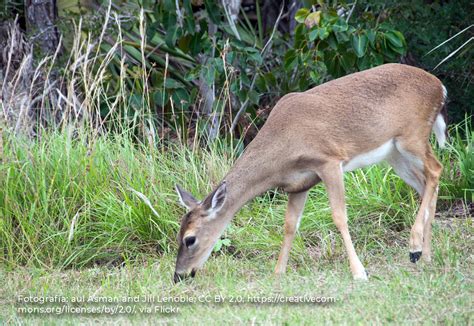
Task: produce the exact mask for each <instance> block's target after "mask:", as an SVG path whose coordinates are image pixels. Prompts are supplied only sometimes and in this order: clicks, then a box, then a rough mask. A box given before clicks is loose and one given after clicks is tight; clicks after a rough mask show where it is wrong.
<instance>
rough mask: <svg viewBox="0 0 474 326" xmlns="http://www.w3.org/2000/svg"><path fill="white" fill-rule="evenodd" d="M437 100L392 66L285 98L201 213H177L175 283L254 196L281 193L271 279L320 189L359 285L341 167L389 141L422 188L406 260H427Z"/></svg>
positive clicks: (411, 72) (419, 75) (437, 86)
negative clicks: (190, 240)
mask: <svg viewBox="0 0 474 326" xmlns="http://www.w3.org/2000/svg"><path fill="white" fill-rule="evenodd" d="M444 100H445V99H444V97H443V90H442V84H441V82H440V81H439V80H438V79H437V78H436V77H434V76H433V75H431V74H429V73H427V72H425V71H423V70H421V69H418V68H414V67H411V66H406V65H401V64H386V65H382V66H379V67H376V68H373V69H369V70H366V71H363V72H359V73H354V74H352V75H348V76H346V77H343V78H339V79H336V80H333V81H330V82H328V83H325V84H323V85H320V86H317V87H315V88H313V89H310V90H308V91H306V92H303V93H291V94H287V95H285V96H284V97H282V98H281V99H280V100H279V101H278V103H277V104H276V105H275V107H274V108H273V110H272V112H271V114H270V116H269V117H268V120H267V121H266V123H265V125H264V126H263V127H262V129H261V130H260V131H259V133H258V134H257V136H256V137H255V139H254V140H253V141H252V142H251V143H250V144H249V146H248V147H247V149H246V150H245V152H244V154H243V155H242V156H241V157H240V158H239V159H238V160H237V161H236V163H235V164H234V166H233V167H232V169H231V170H230V172H229V173H228V174H227V175H226V177H225V178H224V180H225V181H226V182H225V184H224V185H222V184H221V186H220V187H219V188H216V190H215V191H214V192H213V193H211V195H209V196H208V197H207V198H206V199H205V200H204V201H203V202H202V203H199V202H197V200H196V202H195V205H190V206H188V205H186V206H188V208H190V209H191V211H190V212H189V213H188V216H187V222H186V223H183V224H182V227H181V230H180V235H179V238H178V241H179V244H180V249H179V253H178V259H177V263H176V275H179V276H181V275H185V274H188V273H190V272H192V271H193V273H194V271H195V270H196V269H197V268H199V267H201V265H202V264H203V263H204V262H205V260H206V259H207V257H208V255H209V253H210V251H211V250H212V247H213V245H214V243H215V241H216V240H217V239H218V238H219V236H220V235H221V234H222V232H223V230H224V229H225V227H226V226H227V225H228V223H229V222H230V220H231V219H232V217H233V216H234V215H235V213H236V212H237V211H238V210H239V209H240V208H241V207H242V206H243V205H244V204H245V203H246V202H248V201H249V200H251V199H252V198H254V197H255V196H257V195H259V194H261V193H263V192H265V191H267V190H268V189H272V188H277V187H278V188H281V189H283V190H285V191H287V192H288V193H289V203H288V210H287V213H286V217H285V238H284V243H283V247H282V250H281V253H280V257H279V259H278V264H277V267H276V269H275V272H276V273H283V272H284V271H285V269H286V265H287V261H288V255H289V250H290V248H291V242H292V240H293V238H294V235H295V232H296V229H297V225H298V222H299V219H300V217H301V214H302V211H303V207H304V203H305V200H306V196H307V191H308V190H309V189H310V188H311V187H313V186H314V185H315V184H317V183H318V182H320V181H323V183H324V184H325V186H326V189H327V191H328V196H329V200H330V205H331V208H332V212H333V218H334V222H335V224H336V226H337V228H338V229H339V231H340V232H341V235H342V238H343V240H344V244H345V246H346V250H347V252H348V255H349V262H350V267H351V270H352V273H353V275H354V278H356V279H365V278H366V273H365V270H364V268H363V266H362V264H361V263H360V260H359V258H358V257H357V255H356V253H355V250H354V247H353V245H352V241H351V238H350V235H349V231H348V227H347V214H346V209H345V202H344V184H343V182H342V173H343V171H342V165H343V164H345V163H347V162H349V161H350V160H351V159H353V158H354V157H356V156H357V155H360V154H361V153H367V152H369V151H372V150H374V149H376V148H379V147H380V146H382V145H383V144H384V143H386V142H388V141H390V140H393V142H394V143H396V144H397V146H399V148H403V151H406V152H407V153H409V155H413V157H415V158H416V159H418V160H420V161H421V162H422V166H421V167H417V166H416V164H414V163H413V162H410V161H409V160H406V158H405V159H404V158H402V156H399V158H398V159H399V160H401V161H403V162H402V163H403V164H406V165H404V167H407V169H406V170H407V171H409V174H410V176H411V177H412V179H413V180H415V182H418V183H420V184H423V189H422V191H421V192H420V195H422V198H423V199H422V204H421V206H420V212H419V213H418V215H417V218H416V222H415V224H414V226H413V228H412V234H411V237H410V251H411V252H412V253H414V252H418V251H420V250H421V247H423V257H425V259H426V260H429V259H430V253H431V246H430V244H429V243H427V242H428V241H430V240H431V221H432V219H433V217H434V211H435V206H436V195H437V186H438V179H439V175H440V173H441V169H442V166H441V164H440V163H439V162H438V161H437V160H436V158H435V157H434V155H433V153H432V149H431V146H430V144H429V136H430V133H431V131H432V128H433V124H434V122H435V119H436V117H437V115H438V114H439V113H440V110H441V108H442V106H443V104H444ZM393 162H394V163H395V160H394V161H393ZM217 190H220V191H225V196H224V201H223V202H220V203H219V204H221V206H219V210H218V211H213V209H212V208H211V207H210V205H211V202H212V200H213V198H214V197H213V194H214V193H215V192H216V191H217ZM188 195H189V194H188ZM425 211H427V212H429V216H427V217H426V216H425ZM211 215H212V216H211ZM188 219H189V220H188ZM189 234H190V235H192V236H194V237H196V239H198V240H197V241H198V242H197V244H195V247H194V248H191V249H188V248H186V246H185V245H184V244H183V241H184V238H185V236H186V235H189Z"/></svg>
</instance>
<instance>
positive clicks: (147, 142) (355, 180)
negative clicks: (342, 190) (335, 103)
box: [0, 0, 474, 324]
mask: <svg viewBox="0 0 474 326" xmlns="http://www.w3.org/2000/svg"><path fill="white" fill-rule="evenodd" d="M303 2H304V4H305V6H304V8H301V9H299V10H297V11H296V15H295V19H296V22H295V29H294V30H293V31H290V33H285V32H283V31H282V30H281V29H280V28H279V27H278V26H279V24H280V23H281V21H283V20H284V19H287V18H284V16H285V15H286V16H288V15H289V14H288V13H285V12H284V10H282V11H280V12H279V16H278V17H276V18H277V21H275V22H274V25H273V26H271V27H272V28H270V29H269V30H266V29H264V26H263V16H264V14H262V11H263V8H261V7H260V2H258V1H257V2H256V7H255V15H253V16H252V15H251V14H250V13H248V12H246V11H244V10H241V13H240V16H238V17H239V18H238V19H233V18H232V17H231V16H232V15H231V14H229V11H228V10H227V11H226V8H224V7H223V6H221V5H216V4H215V2H212V1H203V3H202V4H199V1H186V0H185V1H179V2H177V1H159V2H156V3H151V2H148V1H143V2H139V3H138V2H135V1H127V2H124V3H110V4H109V6H108V7H107V5H105V6H101V7H99V8H97V13H98V14H97V13H92V12H90V11H89V12H87V11H85V12H82V11H81V10H82V9H81V10H76V11H75V12H76V15H77V16H75V17H74V19H72V20H67V21H66V20H64V21H63V22H62V23H61V24H60V27H61V30H62V31H63V35H65V36H64V39H63V46H64V49H59V48H58V49H57V50H58V51H56V52H55V53H49V54H48V55H46V56H44V57H43V56H41V55H44V53H43V54H41V53H40V54H38V53H37V52H35V51H33V48H34V47H35V45H32V42H34V41H33V40H34V38H33V40H30V39H29V37H25V36H23V34H22V31H21V29H20V27H19V26H20V25H21V22H20V24H12V25H10V26H11V29H10V30H9V31H10V32H9V33H6V34H8V37H7V38H6V40H7V42H6V43H4V44H6V45H5V46H4V56H2V57H1V58H0V73H1V74H0V75H1V77H2V79H3V80H2V85H1V91H2V102H0V106H1V108H2V110H1V112H2V114H1V115H0V266H1V267H0V282H1V283H2V284H4V285H5V286H4V287H3V288H2V290H1V291H0V316H1V317H0V323H7V324H8V323H23V322H26V323H37V322H41V321H44V322H46V323H48V324H49V323H51V324H54V323H63V322H68V323H75V322H76V321H77V320H80V321H81V322H90V321H91V320H95V319H92V318H95V316H85V315H84V316H80V317H78V316H73V315H68V316H63V317H61V318H60V319H57V318H56V317H55V316H44V315H37V316H31V315H21V314H19V313H18V311H17V310H16V308H18V307H19V306H21V305H19V304H18V303H17V302H16V301H15V300H16V299H15V297H16V296H17V295H18V294H22V295H23V294H24V295H33V296H47V295H52V296H54V295H59V296H66V297H73V296H80V295H85V296H89V295H93V294H94V295H102V296H112V297H119V296H132V295H155V296H164V295H165V294H166V295H170V296H178V295H183V294H185V295H186V296H198V295H200V294H208V295H212V296H214V295H225V296H228V297H239V296H245V297H246V296H248V295H252V296H262V297H263V296H268V295H271V294H274V293H282V294H284V295H286V296H292V295H304V294H307V295H312V296H333V297H335V298H336V299H337V302H336V303H334V304H327V305H324V306H318V307H314V306H312V305H307V304H303V305H286V304H285V305H263V306H261V305H256V304H241V305H232V304H227V305H219V304H213V305H204V304H197V305H182V306H181V305H180V306H179V307H181V308H182V309H181V312H180V314H178V315H160V316H159V318H161V317H162V318H163V319H162V321H169V322H178V321H188V322H189V321H194V322H199V323H204V322H208V323H210V322H211V321H221V322H235V321H237V322H241V323H253V322H260V323H289V324H294V323H312V322H326V323H331V322H332V323H341V322H345V323H363V322H367V321H375V322H378V323H385V322H396V323H406V322H412V323H415V322H423V321H426V320H430V319H431V320H434V321H435V322H444V323H455V324H469V323H472V311H471V310H472V309H471V305H472V299H470V298H471V296H472V277H473V275H472V255H470V253H471V252H472V249H473V248H472V239H471V234H472V231H473V224H472V210H473V204H472V202H473V201H474V179H473V176H474V133H473V129H472V127H473V126H472V111H470V110H471V109H469V107H468V105H466V103H468V102H466V101H469V99H471V98H472V96H471V95H472V92H470V89H471V88H470V87H472V86H471V85H472V82H471V79H472V76H471V75H470V73H469V69H470V68H469V67H470V66H472V62H471V61H470V53H472V52H469V51H472V47H467V48H465V49H464V50H463V51H464V52H462V53H460V54H459V56H456V57H453V58H452V59H450V60H447V61H446V63H445V64H443V65H441V66H440V68H439V69H440V70H438V71H439V72H440V77H442V79H443V81H444V78H446V79H447V80H448V81H447V85H448V90H449V92H450V94H453V96H452V98H454V100H453V101H452V103H450V114H451V112H453V111H454V114H453V116H454V119H455V121H456V123H453V124H452V125H450V127H449V133H450V138H449V145H448V147H447V149H445V150H440V149H438V148H437V147H436V145H434V147H435V149H436V153H437V155H438V157H439V159H440V161H441V162H442V163H443V165H444V167H445V169H444V171H443V175H442V180H441V184H440V195H439V201H438V212H439V213H438V214H437V216H436V219H435V224H434V227H433V239H434V240H433V241H434V243H433V250H434V252H433V263H432V264H430V265H426V264H423V263H420V264H417V265H413V264H411V263H409V261H408V253H407V242H408V237H409V230H410V227H411V225H412V224H413V220H414V217H415V214H416V212H417V207H418V206H419V205H418V198H417V196H416V195H415V192H414V191H412V190H411V188H409V186H407V185H406V184H405V183H404V182H403V181H402V180H401V179H400V178H399V177H398V176H397V175H396V174H394V173H393V172H392V170H391V168H389V167H388V166H374V167H370V168H367V169H364V170H359V171H356V172H353V173H350V174H347V175H346V176H345V178H346V179H345V182H346V189H347V204H348V213H349V218H350V221H349V224H350V230H351V234H352V236H353V238H354V243H355V246H356V249H357V252H358V253H359V255H360V258H361V260H362V261H363V263H364V264H365V265H366V267H367V269H368V272H369V274H370V281H369V283H367V284H359V283H353V282H352V281H351V280H350V273H349V269H348V264H347V259H346V254H345V250H344V247H343V245H342V242H341V239H340V236H339V234H338V232H337V230H336V228H335V226H334V225H333V222H332V218H331V214H330V210H329V205H328V201H327V197H326V192H325V190H324V188H323V186H322V185H319V186H317V187H315V188H314V189H312V190H311V192H310V196H309V199H308V202H307V203H306V208H305V212H304V217H303V220H302V222H301V226H300V229H299V233H298V236H297V238H296V239H295V242H294V245H293V249H292V251H291V258H290V266H289V271H290V273H289V274H288V275H287V276H285V277H283V279H282V280H280V281H278V280H275V279H274V278H273V276H271V272H272V270H273V267H274V262H275V261H276V255H277V254H278V251H279V248H280V246H281V241H282V236H283V218H284V211H285V209H286V195H285V194H284V193H281V192H279V191H278V190H274V191H271V192H268V193H266V194H264V195H263V196H261V197H258V198H256V199H255V200H254V201H252V202H251V203H249V204H248V205H246V206H245V207H244V208H243V209H242V210H241V211H240V212H239V213H238V214H237V216H236V217H235V219H234V220H233V223H232V225H231V226H230V227H229V228H228V229H227V230H226V231H225V233H224V234H223V236H222V238H221V239H220V240H219V242H218V243H217V245H216V247H215V248H214V253H213V255H212V257H211V259H210V261H209V263H208V264H206V266H205V268H204V270H203V271H202V273H200V274H199V277H198V278H197V279H195V280H193V281H190V282H186V283H183V284H179V285H176V286H175V285H172V283H171V281H172V270H173V264H174V258H175V254H176V249H177V243H176V233H177V231H178V228H179V217H180V216H181V215H182V214H183V213H184V211H183V209H182V207H180V206H179V205H178V202H177V196H176V194H175V193H174V185H175V184H176V183H179V184H181V185H183V186H185V187H186V189H188V190H190V191H191V192H192V193H193V194H195V195H196V196H197V197H198V198H200V197H203V196H204V195H205V194H207V193H208V192H209V191H210V190H211V188H212V186H214V185H216V184H217V183H218V182H219V181H220V180H221V178H222V177H223V175H224V174H225V173H226V172H227V171H228V169H229V168H230V166H231V165H232V163H233V162H234V161H235V159H236V158H237V157H239V155H240V154H241V153H242V150H243V148H244V147H245V145H246V143H247V142H248V141H249V140H251V138H252V137H253V136H254V135H255V133H256V131H257V130H258V127H259V126H260V125H261V124H262V123H263V122H264V120H265V118H266V116H267V115H268V113H269V110H270V108H271V106H272V105H273V104H274V103H275V101H276V100H278V98H279V97H280V96H282V95H284V94H286V93H288V92H293V91H302V90H306V89H307V88H309V87H312V86H315V85H318V84H320V83H323V82H325V81H327V80H330V79H332V78H335V77H338V76H342V75H345V74H348V73H352V72H355V71H358V70H363V69H367V68H369V67H372V66H376V65H379V64H382V63H384V62H393V61H399V60H400V59H401V58H402V57H403V58H405V59H406V58H408V57H410V54H412V55H413V56H415V57H416V58H417V59H418V60H421V61H422V63H423V64H422V66H424V67H425V68H432V67H434V66H435V65H436V64H437V63H439V62H440V61H441V60H442V59H443V58H445V57H446V56H447V55H449V53H450V52H452V51H453V49H454V48H453V47H457V46H458V45H459V44H458V43H453V45H451V43H449V44H448V45H443V46H441V47H440V48H439V49H437V50H436V51H435V52H433V53H432V54H430V55H427V56H425V57H423V55H424V54H426V53H427V52H428V51H429V50H431V49H432V48H434V47H435V46H436V45H438V44H440V43H441V42H443V41H444V40H446V39H447V38H448V37H450V36H452V35H453V33H455V32H458V31H460V30H461V29H462V28H464V27H467V26H465V25H466V24H465V23H466V22H468V16H467V14H464V13H463V14H460V15H459V22H456V21H455V17H456V13H458V12H459V10H460V9H459V8H460V7H459V6H460V5H459V4H458V3H461V2H448V3H447V4H444V5H443V6H441V7H440V8H441V9H442V10H441V13H440V14H439V15H441V16H440V17H448V18H449V19H448V18H447V20H446V21H449V23H447V24H446V25H449V26H446V27H445V28H444V27H443V28H442V32H441V33H439V35H438V34H436V28H433V29H432V30H426V33H425V34H423V35H422V34H421V33H417V32H416V28H417V27H416V26H419V24H422V23H425V22H426V20H427V19H428V18H427V17H431V16H430V15H435V14H434V13H433V11H434V9H435V8H437V7H436V6H437V5H438V6H439V4H437V2H436V1H434V2H433V3H430V4H426V3H424V2H421V1H415V2H414V5H413V6H411V5H409V4H408V3H404V2H400V3H399V2H396V3H395V2H394V3H392V2H387V3H386V4H385V5H383V4H379V3H378V2H377V1H374V2H371V5H369V4H368V2H367V3H366V2H365V1H358V2H354V3H349V4H347V3H345V2H335V1H316V2H314V1H303ZM177 4H178V7H177ZM421 4H424V5H425V7H424V6H422V5H421ZM12 8H13V9H12ZM282 8H283V7H282ZM227 9H228V8H227ZM2 10H14V11H15V12H16V13H20V14H21V3H16V2H11V3H9V4H8V6H5V7H3V8H2ZM65 12H66V11H64V9H62V10H60V13H62V14H64V13H65ZM78 12H81V13H82V14H84V15H83V16H81V17H79V16H78V14H77V13H78ZM121 13H126V14H123V15H121ZM402 13H403V15H402ZM5 15H7V14H5V12H4V11H1V12H0V16H1V17H5ZM427 15H428V16H427ZM443 15H444V16H443ZM7 16H8V15H7ZM68 17H69V16H68ZM399 17H403V19H398V18H399ZM437 17H438V16H437ZM20 20H21V18H20ZM407 21H410V23H411V25H408V24H406V22H407ZM440 21H441V19H440V18H438V19H437V20H436V22H435V23H436V24H442V23H441V22H440ZM71 22H72V23H71ZM452 26H454V27H453V28H451V27H452ZM64 31H67V33H64ZM465 33H466V34H461V35H460V36H459V38H456V39H455V41H454V42H461V43H462V42H464V39H463V38H464V37H466V35H467V37H469V35H470V34H469V33H470V30H466V32H465ZM6 34H5V35H6ZM434 34H436V35H434ZM2 35H3V34H2V33H1V31H0V43H1V42H2ZM2 44H3V43H2ZM419 44H422V46H421V45H419ZM469 46H470V45H469ZM63 50H64V54H62V55H61V52H62V51H63ZM33 58H34V60H33ZM420 58H421V59H420ZM425 60H426V61H425ZM5 67H7V68H5ZM471 70H472V69H471ZM435 73H436V71H435ZM463 78H464V79H463ZM450 85H451V86H450ZM458 85H461V86H459V87H458ZM459 108H460V109H459ZM433 143H434V142H433ZM361 312H364V313H361ZM203 315H205V316H204V317H203ZM156 316H157V315H155V314H152V315H146V314H142V315H131V314H130V315H126V316H116V317H110V318H109V317H108V316H100V317H99V318H101V320H103V321H107V322H108V321H122V322H127V321H128V320H131V321H143V320H145V321H148V322H150V323H151V322H154V321H155V320H156Z"/></svg>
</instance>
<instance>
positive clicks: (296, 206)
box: [275, 191, 308, 274]
mask: <svg viewBox="0 0 474 326" xmlns="http://www.w3.org/2000/svg"><path fill="white" fill-rule="evenodd" d="M307 196H308V191H303V192H298V193H289V194H288V207H287V209H286V214H285V237H284V239H283V245H282V247H281V251H280V256H279V257H278V262H277V265H276V267H275V274H283V273H285V271H286V265H287V264H288V257H289V254H290V249H291V244H292V243H293V239H294V238H295V233H296V231H297V230H298V226H299V223H300V220H301V215H302V214H303V209H304V204H305V202H306V197H307Z"/></svg>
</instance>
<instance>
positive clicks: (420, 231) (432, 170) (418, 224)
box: [388, 141, 442, 263]
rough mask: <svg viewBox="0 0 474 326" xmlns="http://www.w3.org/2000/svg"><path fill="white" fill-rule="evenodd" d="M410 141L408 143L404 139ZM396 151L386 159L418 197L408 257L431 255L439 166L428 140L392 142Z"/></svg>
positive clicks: (412, 259)
mask: <svg viewBox="0 0 474 326" xmlns="http://www.w3.org/2000/svg"><path fill="white" fill-rule="evenodd" d="M408 144H410V143H408ZM395 145H396V148H397V151H396V152H394V153H392V156H391V157H390V159H389V160H388V161H389V163H390V164H391V165H392V166H393V168H394V170H395V172H397V174H398V175H399V176H400V177H401V178H402V179H403V180H404V181H405V182H407V183H408V184H409V185H411V186H412V187H413V188H415V190H416V191H417V192H418V193H419V194H420V196H421V198H422V200H421V205H420V208H419V211H418V214H417V216H416V219H415V223H414V224H413V227H412V229H411V233H410V261H411V262H413V263H415V262H417V261H418V260H419V259H420V257H421V256H422V253H423V256H424V260H427V261H429V260H430V259H431V222H432V220H433V217H434V214H435V209H436V199H437V189H438V183H439V176H440V174H441V169H442V166H441V164H440V163H439V162H438V161H437V160H436V158H435V157H434V155H433V152H432V150H431V147H430V144H429V143H428V142H426V143H423V144H420V145H419V146H413V144H411V145H408V146H406V145H405V144H404V143H401V142H399V141H397V142H396V144H395Z"/></svg>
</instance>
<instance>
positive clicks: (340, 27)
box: [332, 19, 349, 32]
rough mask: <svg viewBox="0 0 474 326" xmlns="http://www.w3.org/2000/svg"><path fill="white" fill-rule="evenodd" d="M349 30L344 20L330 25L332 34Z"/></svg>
mask: <svg viewBox="0 0 474 326" xmlns="http://www.w3.org/2000/svg"><path fill="white" fill-rule="evenodd" d="M348 28H349V25H347V23H346V21H345V20H344V19H338V21H337V22H336V23H335V24H334V25H332V30H333V31H334V32H345V31H347V29H348Z"/></svg>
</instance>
